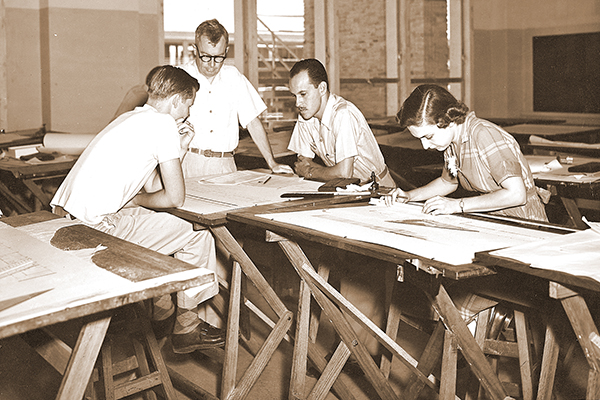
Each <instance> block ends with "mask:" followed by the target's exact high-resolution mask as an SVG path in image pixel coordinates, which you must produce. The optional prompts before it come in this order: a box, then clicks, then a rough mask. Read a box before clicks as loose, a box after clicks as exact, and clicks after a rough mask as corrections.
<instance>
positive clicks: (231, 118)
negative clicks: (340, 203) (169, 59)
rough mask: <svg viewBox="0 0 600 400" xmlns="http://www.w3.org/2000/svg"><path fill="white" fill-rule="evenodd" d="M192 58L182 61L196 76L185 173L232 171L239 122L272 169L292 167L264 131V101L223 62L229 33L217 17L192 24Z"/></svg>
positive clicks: (289, 169)
mask: <svg viewBox="0 0 600 400" xmlns="http://www.w3.org/2000/svg"><path fill="white" fill-rule="evenodd" d="M195 41H196V43H195V50H196V54H195V58H194V60H192V61H191V62H190V63H188V64H186V65H184V66H183V69H185V70H186V71H187V72H188V73H189V74H190V75H192V76H193V77H194V78H196V79H198V81H199V82H200V91H199V92H198V93H197V94H196V101H195V102H194V105H193V106H192V108H191V110H190V117H189V119H188V121H190V122H191V123H192V125H193V126H194V130H195V132H196V136H195V137H194V140H193V141H192V143H190V147H189V150H188V154H187V155H186V157H185V159H184V164H183V171H184V175H185V176H186V177H192V176H206V175H215V174H225V173H229V172H234V171H236V165H235V161H234V159H233V151H234V150H235V148H236V147H237V146H238V142H239V126H238V124H239V125H241V126H242V127H244V128H247V129H248V132H249V133H250V136H251V137H252V140H254V143H256V146H257V147H258V149H259V150H260V152H261V154H262V155H263V157H264V158H265V160H266V162H267V164H268V165H269V168H270V169H271V170H272V171H273V172H274V173H292V172H293V170H292V168H291V167H289V166H288V165H284V164H278V163H277V162H275V159H274V157H273V152H272V151H271V145H270V143H269V140H268V138H267V133H266V132H265V129H264V127H263V125H262V122H261V120H260V119H259V118H258V117H259V115H260V114H262V113H263V112H264V111H265V110H266V108H267V106H266V105H265V103H264V102H263V100H262V99H261V98H260V96H259V94H258V92H257V91H256V89H255V88H254V87H253V86H252V84H251V83H250V82H249V81H248V79H246V77H245V76H244V75H242V74H241V73H240V72H239V71H238V69H237V68H236V67H234V66H230V65H224V63H225V58H226V57H227V49H228V45H229V33H228V32H227V30H226V29H225V27H224V26H223V25H221V24H220V23H219V21H217V20H216V19H212V20H209V21H204V22H202V23H201V24H200V25H199V26H198V28H197V29H196V39H195Z"/></svg>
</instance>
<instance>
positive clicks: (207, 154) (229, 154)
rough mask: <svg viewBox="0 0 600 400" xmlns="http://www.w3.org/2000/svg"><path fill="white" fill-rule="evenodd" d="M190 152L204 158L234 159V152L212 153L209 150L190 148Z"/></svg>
mask: <svg viewBox="0 0 600 400" xmlns="http://www.w3.org/2000/svg"><path fill="white" fill-rule="evenodd" d="M188 151H189V152H191V153H195V154H201V155H203V156H204V157H219V158H221V157H233V151H212V150H208V149H206V150H202V149H197V148H195V147H190V148H188Z"/></svg>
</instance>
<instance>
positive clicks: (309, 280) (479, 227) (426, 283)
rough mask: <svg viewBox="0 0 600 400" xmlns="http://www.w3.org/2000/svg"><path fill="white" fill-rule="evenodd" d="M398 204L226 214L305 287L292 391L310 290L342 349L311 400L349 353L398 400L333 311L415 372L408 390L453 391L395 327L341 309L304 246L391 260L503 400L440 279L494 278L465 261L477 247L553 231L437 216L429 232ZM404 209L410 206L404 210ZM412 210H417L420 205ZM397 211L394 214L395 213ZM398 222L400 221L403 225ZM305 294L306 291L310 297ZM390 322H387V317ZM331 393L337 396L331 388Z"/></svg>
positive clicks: (301, 375) (296, 387) (299, 370)
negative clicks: (259, 234) (267, 244)
mask: <svg viewBox="0 0 600 400" xmlns="http://www.w3.org/2000/svg"><path fill="white" fill-rule="evenodd" d="M397 206H398V207H400V208H396V205H395V206H393V207H389V208H388V207H384V206H377V207H375V206H356V207H344V206H340V207H331V208H329V209H326V210H308V211H299V212H283V213H276V212H273V213H266V214H260V211H259V213H256V212H248V211H246V212H243V211H240V212H236V211H234V212H230V213H229V214H228V216H227V217H228V219H230V220H232V221H235V222H239V223H242V224H246V225H250V226H254V227H258V228H261V229H264V230H266V231H267V233H268V235H267V236H268V237H270V238H271V239H272V240H273V241H277V242H278V243H279V245H280V247H281V248H282V249H283V251H284V253H285V254H286V255H287V257H288V259H289V260H290V262H291V263H292V265H293V266H294V267H295V269H296V271H297V272H298V274H299V275H300V277H301V278H302V285H307V286H303V288H304V289H301V292H300V293H301V300H300V301H301V304H299V310H301V312H300V315H299V316H298V322H297V324H298V328H297V336H296V340H295V343H296V345H295V348H294V363H293V365H294V367H293V368H294V370H293V371H292V379H293V381H292V387H291V389H290V390H291V393H293V394H294V395H296V396H299V397H300V398H304V397H303V396H302V395H301V394H302V393H303V391H304V382H305V381H304V379H305V371H306V369H305V368H306V354H307V344H308V342H309V341H308V335H309V328H308V326H309V311H308V310H309V308H310V307H309V304H310V294H306V293H312V295H313V296H314V297H315V299H316V300H317V302H318V303H319V305H320V307H321V308H322V309H323V310H324V311H325V313H326V314H327V316H328V318H329V319H330V320H331V321H332V322H333V324H334V325H335V326H336V331H337V332H338V334H339V335H340V337H341V338H342V341H343V343H344V344H345V346H344V345H340V346H339V347H338V350H336V352H335V353H334V355H333V356H332V358H331V362H330V364H329V365H328V366H327V367H326V368H325V371H326V372H324V373H323V375H321V378H320V380H319V381H318V382H317V384H316V385H315V387H314V388H313V389H312V390H313V391H312V392H311V396H315V398H322V397H319V396H318V395H319V394H323V393H324V394H326V393H327V392H328V390H329V388H330V387H331V383H332V382H333V381H335V378H336V377H337V375H338V374H339V373H340V371H341V368H342V366H343V364H344V362H345V361H346V360H347V358H348V357H349V355H350V354H351V353H352V354H353V355H354V356H355V358H356V359H357V361H358V362H359V364H360V365H361V367H362V369H363V371H364V372H365V375H366V376H367V377H368V379H369V380H370V382H371V383H372V385H373V387H374V388H375V389H376V390H377V392H378V394H379V396H380V397H381V398H383V399H397V398H401V397H402V396H398V395H397V394H396V393H394V392H393V390H392V388H391V387H390V385H389V383H388V382H387V379H386V377H387V376H388V374H389V363H387V365H385V363H382V366H381V370H380V369H379V368H378V367H377V366H376V365H375V363H374V362H373V359H372V358H371V357H370V355H369V354H368V352H367V351H366V349H365V348H364V346H361V345H360V342H359V341H358V338H357V336H356V333H355V332H354V331H353V330H352V329H351V327H350V326H349V325H348V323H347V321H346V320H345V319H344V317H343V315H342V314H341V313H340V311H339V309H338V308H337V307H340V308H342V310H343V311H344V312H346V313H348V314H349V315H352V316H353V318H354V319H355V320H356V321H357V322H359V323H361V324H362V325H363V327H364V328H365V329H367V330H368V331H370V332H371V333H372V334H373V335H374V336H376V338H377V340H378V341H379V342H380V343H381V344H382V346H384V347H385V348H386V349H387V350H388V351H390V352H391V353H392V354H393V356H395V357H399V359H400V360H401V361H402V362H403V363H404V364H405V365H406V366H407V367H409V368H410V370H411V371H412V372H413V373H414V376H415V377H416V382H415V383H414V384H415V385H420V386H419V387H420V388H422V387H424V386H428V387H429V388H431V389H433V390H434V391H439V393H440V398H448V399H450V398H451V399H453V398H454V391H455V388H454V387H444V388H437V387H436V386H435V385H434V384H433V383H432V382H431V380H430V379H429V378H428V374H429V373H430V372H431V368H433V367H432V366H430V365H429V366H425V365H423V366H422V365H421V364H420V363H419V362H418V361H417V360H415V359H413V358H412V357H411V356H410V355H408V353H406V351H404V349H402V348H401V347H400V346H399V345H397V344H396V343H395V340H394V336H395V333H394V332H397V322H396V327H394V326H393V325H388V326H387V327H386V332H385V333H384V332H382V331H381V329H379V328H377V327H376V326H374V324H373V323H372V322H370V320H368V318H366V317H365V316H364V315H362V314H360V312H357V310H355V309H354V310H353V309H352V305H351V304H348V301H347V300H345V299H344V298H343V297H342V296H341V295H340V294H339V292H337V291H335V289H333V288H332V287H330V286H328V284H327V282H325V281H324V280H323V279H321V278H320V277H319V275H317V273H316V272H315V271H314V269H313V267H312V266H311V262H310V261H309V260H308V258H307V257H306V256H305V255H304V253H303V251H302V249H301V248H300V246H299V244H298V242H299V241H309V242H314V243H318V244H321V245H323V246H326V247H332V248H337V249H342V250H346V251H350V252H354V253H358V254H361V255H366V256H369V257H372V258H375V259H378V260H383V261H388V262H390V263H392V264H391V265H394V266H400V267H401V268H400V269H401V271H402V273H401V276H402V279H403V280H404V281H406V282H410V283H412V284H415V285H417V286H419V287H421V288H429V289H424V291H425V292H426V293H428V297H429V298H430V300H431V303H432V305H433V307H434V308H435V309H436V311H437V312H438V314H439V315H440V317H441V320H442V321H444V324H445V326H446V328H447V330H448V331H450V332H451V333H453V334H454V335H455V337H456V339H457V342H458V344H459V346H460V348H461V351H462V352H463V355H464V356H465V358H466V360H467V361H468V363H469V365H471V369H472V371H473V372H474V374H475V375H476V376H477V378H478V379H479V380H480V382H481V383H482V385H483V386H484V388H485V389H486V390H487V392H488V394H489V395H490V396H491V398H492V399H504V398H505V396H506V394H505V392H504V388H503V387H502V385H501V383H500V381H499V380H498V377H497V376H496V375H495V373H494V371H492V370H491V367H490V364H489V362H488V361H487V360H486V358H485V356H484V355H483V353H482V351H481V348H480V347H479V346H478V345H477V343H476V342H475V339H474V337H473V336H472V335H471V333H470V331H469V330H468V328H467V326H466V324H465V322H464V321H463V319H462V318H461V317H460V315H459V312H458V310H457V309H456V307H455V306H454V303H453V302H452V300H451V298H450V297H449V295H448V293H447V291H446V289H445V284H444V282H447V279H449V280H462V279H468V278H472V277H481V276H486V275H492V274H494V273H495V272H494V271H493V270H491V269H489V268H487V267H486V266H484V265H482V264H477V263H472V262H471V260H472V258H473V256H474V253H475V252H477V250H476V248H482V247H489V248H490V249H495V248H501V247H505V246H510V245H514V244H518V243H520V242H523V241H524V242H532V241H536V240H540V239H542V238H548V237H554V236H556V235H557V234H556V233H553V232H549V231H545V230H537V229H532V228H537V227H538V225H537V224H532V225H530V227H523V226H509V225H503V224H502V225H501V224H499V223H497V222H493V220H492V221H490V220H485V219H483V220H480V219H467V218H463V217H460V216H452V215H450V216H442V217H443V218H437V217H436V219H437V222H438V223H439V224H440V225H439V226H438V227H433V226H432V225H431V224H434V223H433V222H428V221H426V220H427V219H428V218H424V219H423V222H424V223H423V224H419V223H415V221H417V220H419V219H420V217H418V216H417V213H416V211H415V210H416V209H415V208H414V207H415V206H410V205H400V204H398V205H397ZM408 207H413V208H412V209H410V210H409V209H408ZM416 207H417V208H418V210H419V211H418V212H420V206H416ZM399 210H400V211H401V212H398V211H399ZM421 215H422V214H421ZM400 220H404V221H406V224H405V223H402V222H400ZM419 225H422V226H419ZM444 225H445V226H444ZM458 227H460V228H458ZM447 229H453V230H452V231H449V230H447ZM436 231H439V232H436ZM442 231H443V232H442ZM448 232H452V233H448ZM269 233H270V234H269ZM432 241H433V242H432ZM382 243H383V244H382ZM432 243H435V245H433V244H432ZM462 248H466V250H465V251H462V250H459V249H462ZM457 250H458V251H457ZM407 260H408V261H410V262H407ZM415 266H417V267H418V268H415ZM307 289H310V292H308V290H307ZM303 293H304V294H303ZM391 314H392V313H391V312H390V315H391ZM392 319H393V318H391V317H389V320H392ZM389 320H388V321H389ZM390 335H391V337H390ZM432 340H433V337H432ZM309 350H310V349H309ZM412 390H413V389H412V387H411V389H410V390H409V391H410V393H411V394H414V392H412ZM418 390H419V389H417V392H418ZM336 392H338V393H339V391H338V389H337V388H336Z"/></svg>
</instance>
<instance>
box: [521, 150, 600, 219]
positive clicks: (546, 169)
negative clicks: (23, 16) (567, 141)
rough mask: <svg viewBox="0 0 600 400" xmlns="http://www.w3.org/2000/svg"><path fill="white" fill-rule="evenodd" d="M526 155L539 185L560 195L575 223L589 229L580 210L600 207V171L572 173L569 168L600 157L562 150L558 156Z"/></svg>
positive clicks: (598, 160) (596, 160) (595, 160)
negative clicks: (570, 153) (566, 152)
mask: <svg viewBox="0 0 600 400" xmlns="http://www.w3.org/2000/svg"><path fill="white" fill-rule="evenodd" d="M525 158H526V159H527V162H528V163H529V167H530V168H531V172H532V173H533V178H534V179H535V183H536V185H537V186H539V187H542V188H545V189H548V190H549V191H550V193H551V194H552V195H553V196H558V197H559V198H560V200H561V202H562V203H563V206H564V207H565V209H566V210H567V213H568V214H569V217H570V219H571V224H572V225H573V226H575V227H577V228H580V229H585V228H586V225H585V224H584V223H583V222H582V221H581V212H580V211H579V210H580V209H581V208H583V209H590V210H597V211H598V210H600V171H599V172H590V173H584V172H569V168H570V167H575V166H579V165H583V164H587V163H592V162H600V159H599V158H590V157H584V156H580V155H569V154H564V153H562V152H561V154H559V155H554V156H542V155H527V156H525ZM559 160H560V161H559Z"/></svg>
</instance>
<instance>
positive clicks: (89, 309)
mask: <svg viewBox="0 0 600 400" xmlns="http://www.w3.org/2000/svg"><path fill="white" fill-rule="evenodd" d="M41 219H47V221H44V222H39V223H33V224H30V223H31V222H32V221H34V222H35V221H39V220H41ZM2 222H4V223H3V224H0V242H1V243H0V251H1V252H2V254H1V255H0V260H2V261H3V262H6V260H10V259H15V257H16V258H20V259H23V260H26V261H27V262H28V264H27V267H26V268H24V269H19V270H15V271H14V272H13V273H10V274H8V275H4V276H3V277H1V278H0V286H1V287H2V291H0V305H1V309H0V339H2V338H7V337H9V336H13V335H17V334H21V333H25V332H28V331H31V330H34V329H40V328H44V327H46V326H49V325H52V324H55V323H59V322H64V321H68V320H72V319H76V318H77V319H81V321H82V322H83V327H82V328H81V331H80V332H79V337H78V339H77V344H76V345H75V347H74V348H73V349H72V351H71V350H68V351H66V352H65V351H64V348H65V347H66V345H65V344H64V343H62V342H61V343H56V345H55V346H53V347H54V348H55V349H61V352H60V355H58V356H57V355H56V353H52V354H54V355H55V357H54V359H53V360H48V361H49V362H50V363H51V365H53V366H54V367H55V368H56V369H57V370H59V372H60V373H61V374H62V373H63V372H64V376H63V380H62V384H61V386H60V389H59V392H58V394H57V395H56V398H57V399H69V400H70V399H81V398H83V395H84V392H85V390H86V386H87V385H88V382H89V380H90V377H91V375H92V370H93V368H94V364H95V362H96V359H97V357H98V354H99V352H100V347H101V345H102V342H103V340H104V337H105V334H106V331H107V329H108V326H109V323H110V321H111V318H112V315H113V311H114V310H115V309H116V308H118V307H121V306H124V305H128V304H133V303H136V302H140V301H142V300H146V299H150V298H153V297H157V296H161V295H164V294H168V293H173V292H176V291H179V290H184V289H187V288H190V287H194V286H202V287H203V288H204V292H205V294H206V297H207V298H210V297H212V296H214V295H215V294H216V293H217V291H218V286H217V282H216V278H215V274H214V273H213V272H212V271H209V270H207V269H205V268H197V267H195V266H192V265H190V264H188V263H185V262H182V261H179V260H177V259H174V258H172V257H169V256H166V255H162V254H159V253H156V252H154V251H151V250H148V249H145V248H143V247H140V246H137V245H135V244H132V243H129V242H126V241H124V240H121V239H119V238H116V237H114V236H110V235H107V234H105V233H102V232H100V231H97V230H94V229H92V228H89V227H86V226H84V225H80V224H74V223H73V222H72V221H68V220H66V219H65V218H55V216H53V215H52V214H50V213H49V212H46V211H41V212H38V213H35V214H24V215H20V216H16V217H8V218H3V219H2ZM24 224H25V225H24ZM16 227H19V228H16ZM50 241H52V243H54V244H55V246H59V247H61V248H70V249H82V250H83V251H85V249H87V251H88V255H87V256H83V255H80V256H77V255H74V254H70V253H69V252H67V251H63V250H60V249H59V248H58V247H55V246H53V245H51V244H50ZM97 246H103V247H105V248H97ZM94 248H96V250H98V251H96V252H94V255H93V256H92V254H91V250H93V249H94ZM80 251H81V250H80ZM159 356H160V355H159ZM159 361H160V362H162V358H160V359H159ZM163 369H164V370H165V371H166V368H163ZM164 379H166V380H168V377H165V378H164ZM163 382H164V381H163ZM166 386H170V380H168V383H167V384H166V385H165V388H166ZM166 390H167V393H169V390H168V389H167V388H166ZM170 391H171V393H170V396H169V397H171V398H175V395H174V392H173V390H172V386H171V388H170Z"/></svg>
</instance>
